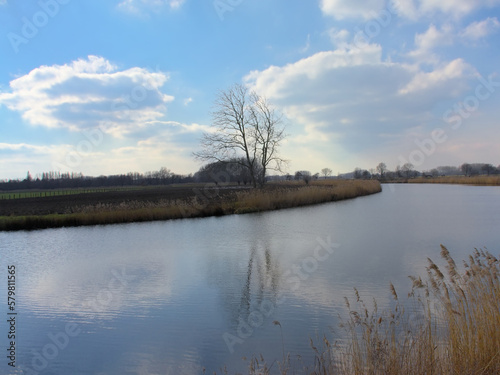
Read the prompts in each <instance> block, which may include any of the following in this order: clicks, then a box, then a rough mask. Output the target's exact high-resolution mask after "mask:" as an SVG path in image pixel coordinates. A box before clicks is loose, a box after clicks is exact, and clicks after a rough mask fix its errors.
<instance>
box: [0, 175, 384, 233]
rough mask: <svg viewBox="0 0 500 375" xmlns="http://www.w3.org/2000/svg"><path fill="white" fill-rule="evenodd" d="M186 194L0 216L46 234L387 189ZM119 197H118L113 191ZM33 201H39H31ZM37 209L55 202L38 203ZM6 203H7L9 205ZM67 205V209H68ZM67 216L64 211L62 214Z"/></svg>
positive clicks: (355, 183) (283, 186) (357, 185)
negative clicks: (57, 229)
mask: <svg viewBox="0 0 500 375" xmlns="http://www.w3.org/2000/svg"><path fill="white" fill-rule="evenodd" d="M182 190H183V191H184V192H185V193H186V194H184V196H180V197H179V198H175V199H171V198H169V196H168V190H166V189H165V190H162V191H161V193H157V194H156V195H155V196H154V197H150V198H149V199H144V200H136V199H134V196H138V195H139V194H140V191H136V190H130V191H128V192H124V193H125V194H126V195H124V196H123V200H118V201H117V200H116V199H113V200H112V201H111V200H109V201H108V200H106V197H104V196H101V197H99V198H94V199H95V201H93V200H92V198H89V200H86V204H83V205H77V206H71V205H69V206H68V204H69V202H71V201H72V199H74V198H72V196H71V195H68V197H69V198H65V201H64V202H62V203H60V205H61V207H62V208H61V209H58V210H56V212H51V211H48V212H43V213H39V214H35V215H33V214H28V215H26V214H22V213H21V214H14V215H13V214H9V215H5V214H4V216H0V230H22V229H41V228H55V227H66V226H81V225H100V224H113V223H130V222H142V221H154V220H169V219H180V218H194V217H206V216H220V215H228V214H244V213H250V212H259V211H268V210H277V209H283V208H290V207H299V206H304V205H310V204H316V203H324V202H331V201H337V200H342V199H349V198H355V197H358V196H363V195H368V194H374V193H377V192H380V191H381V190H382V188H381V186H380V183H379V182H378V181H376V180H367V181H363V180H317V181H311V182H310V183H309V184H305V183H304V182H296V181H290V182H287V183H279V184H273V183H270V184H268V185H266V186H265V187H264V188H263V189H248V188H238V187H237V186H225V187H213V186H212V187H210V188H207V189H199V188H196V187H192V186H189V187H185V188H183V189H182ZM109 194H110V195H113V194H114V195H116V194H117V193H116V192H109ZM32 199H34V198H32ZM37 199H38V200H35V201H30V202H33V203H32V204H34V205H36V204H37V202H38V203H40V204H41V203H42V202H44V201H43V200H46V199H50V198H49V197H43V198H37ZM5 202H7V201H5ZM63 204H66V206H63ZM61 211H62V212H61Z"/></svg>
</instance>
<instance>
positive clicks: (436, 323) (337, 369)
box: [223, 245, 500, 375]
mask: <svg viewBox="0 0 500 375" xmlns="http://www.w3.org/2000/svg"><path fill="white" fill-rule="evenodd" d="M441 256H442V258H443V260H444V263H445V266H444V267H445V269H446V271H444V272H443V271H442V270H441V269H442V267H441V268H440V267H439V266H438V265H437V264H436V263H434V262H433V261H432V260H430V259H429V260H428V261H429V265H428V267H427V275H428V277H427V280H426V281H425V282H424V281H423V280H422V278H421V277H410V278H411V280H412V281H413V287H412V290H411V292H410V293H409V294H408V301H406V302H407V303H404V301H402V300H401V299H400V297H399V296H398V294H397V292H396V290H395V288H394V286H393V285H392V284H391V285H390V291H391V294H392V297H393V307H392V308H391V310H390V311H385V312H379V310H378V307H377V303H376V301H375V300H374V301H373V307H372V308H369V307H367V305H366V304H365V302H364V301H363V300H362V298H361V297H360V296H359V293H358V291H357V290H355V296H356V302H355V305H354V304H352V303H351V302H350V301H349V300H348V299H347V298H346V305H347V308H348V311H349V318H348V319H347V320H345V319H344V320H343V323H342V324H341V327H342V328H343V329H344V331H345V337H344V338H343V339H341V340H339V341H338V342H336V343H334V344H332V343H331V342H330V341H329V340H328V339H327V338H326V337H324V338H323V343H322V347H320V348H318V347H317V346H315V344H314V343H313V341H312V340H311V347H312V349H313V351H314V353H315V360H314V364H311V366H310V367H304V368H303V371H300V372H298V370H297V368H294V367H296V366H293V365H292V363H291V362H292V361H291V359H290V356H286V355H285V352H284V350H283V359H282V360H281V361H280V362H274V363H273V364H272V365H268V364H267V363H266V362H265V359H264V358H263V357H262V356H259V357H254V358H253V359H252V360H251V361H250V363H249V372H248V373H249V374H251V375H257V374H259V375H267V374H271V373H273V374H274V373H277V374H281V375H285V374H298V373H304V374H311V375H334V374H341V375H408V374H409V375H421V374H436V375H441V374H443V375H444V374H469V375H494V374H495V375H496V374H500V280H499V277H500V261H499V260H498V259H497V258H496V257H494V256H493V255H492V254H490V253H489V252H488V251H486V250H477V249H476V250H475V251H474V252H473V254H472V255H470V256H469V259H468V261H466V262H464V264H463V267H462V269H460V268H459V267H458V266H457V265H456V264H455V261H454V260H453V258H452V257H451V256H450V253H449V252H448V250H447V249H446V247H444V246H442V245H441ZM341 319H342V318H341ZM275 324H279V322H275ZM279 325H280V328H281V324H279ZM283 328H285V327H283ZM223 372H224V373H226V374H227V373H228V372H227V370H225V369H224V370H223Z"/></svg>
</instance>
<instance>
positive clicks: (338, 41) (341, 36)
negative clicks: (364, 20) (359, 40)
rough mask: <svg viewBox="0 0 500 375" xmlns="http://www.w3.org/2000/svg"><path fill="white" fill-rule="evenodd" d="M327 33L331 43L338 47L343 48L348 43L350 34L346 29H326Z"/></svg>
mask: <svg viewBox="0 0 500 375" xmlns="http://www.w3.org/2000/svg"><path fill="white" fill-rule="evenodd" d="M328 35H329V37H330V40H331V41H332V44H333V45H334V46H336V47H338V48H345V47H347V45H348V43H349V42H348V41H349V38H350V36H351V34H350V32H349V31H347V30H346V29H342V30H337V29H335V28H333V29H330V30H328Z"/></svg>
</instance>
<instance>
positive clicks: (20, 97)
mask: <svg viewBox="0 0 500 375" xmlns="http://www.w3.org/2000/svg"><path fill="white" fill-rule="evenodd" d="M167 80H168V75H167V74H165V73H163V72H151V71H149V70H147V69H143V68H131V69H127V70H119V69H118V68H117V67H116V66H115V65H113V64H112V63H110V62H109V61H108V60H106V59H104V58H102V57H97V56H89V57H88V58H87V59H80V60H76V61H73V62H72V63H70V64H66V65H52V66H41V67H38V68H36V69H34V70H32V71H31V72H29V73H28V74H26V75H24V76H21V77H19V78H17V79H15V80H13V81H11V82H10V91H9V92H2V93H0V104H3V105H5V106H7V108H9V109H10V110H13V111H17V112H19V113H21V115H22V117H23V119H24V120H25V121H27V122H29V123H30V124H32V125H40V126H43V127H47V128H66V129H70V130H73V131H78V130H82V129H87V128H93V127H96V126H97V125H102V124H105V125H106V129H107V131H108V132H109V133H113V134H114V135H116V136H121V135H123V134H126V133H127V132H130V131H132V130H133V129H134V128H136V127H140V126H142V125H143V124H144V123H147V122H148V121H154V120H157V119H159V118H161V117H162V116H164V114H165V111H166V104H167V103H168V102H170V101H172V100H173V99H174V98H173V97H172V96H169V95H166V94H163V93H162V92H161V91H160V88H161V87H162V86H163V85H164V83H165V82H166V81H167Z"/></svg>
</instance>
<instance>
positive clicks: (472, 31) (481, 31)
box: [460, 17, 500, 40]
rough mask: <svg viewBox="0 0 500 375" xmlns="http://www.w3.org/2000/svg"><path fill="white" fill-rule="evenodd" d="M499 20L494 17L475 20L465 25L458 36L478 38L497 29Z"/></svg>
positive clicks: (499, 24) (499, 26)
mask: <svg viewBox="0 0 500 375" xmlns="http://www.w3.org/2000/svg"><path fill="white" fill-rule="evenodd" d="M499 28H500V22H498V19H497V18H496V17H488V18H486V19H485V20H483V21H476V22H473V23H471V24H470V25H469V26H467V27H466V28H465V29H464V30H463V31H462V32H461V33H460V36H461V37H463V38H466V39H469V40H478V39H481V38H484V37H486V36H488V35H490V34H493V33H495V32H497V31H498V29H499Z"/></svg>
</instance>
